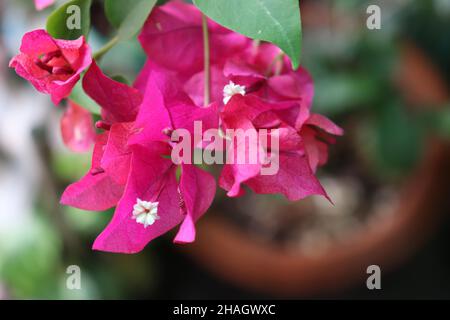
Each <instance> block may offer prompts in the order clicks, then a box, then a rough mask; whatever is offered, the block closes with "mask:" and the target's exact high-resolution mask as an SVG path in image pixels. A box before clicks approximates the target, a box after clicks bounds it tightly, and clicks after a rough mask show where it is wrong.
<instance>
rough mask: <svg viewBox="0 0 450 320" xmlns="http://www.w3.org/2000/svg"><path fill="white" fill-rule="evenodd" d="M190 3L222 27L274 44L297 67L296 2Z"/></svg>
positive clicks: (204, 0) (240, 0) (198, 0)
mask: <svg viewBox="0 0 450 320" xmlns="http://www.w3.org/2000/svg"><path fill="white" fill-rule="evenodd" d="M194 4H195V5H196V6H197V7H198V8H199V9H200V10H201V11H202V12H203V13H204V14H205V15H207V16H208V17H209V18H211V19H213V20H214V21H216V22H217V23H219V24H221V25H223V26H224V27H227V28H229V29H231V30H234V31H236V32H238V33H241V34H243V35H245V36H247V37H250V38H252V39H258V40H263V41H269V42H272V43H274V44H275V45H277V46H278V47H279V48H280V49H282V50H283V51H284V52H285V53H286V54H287V55H288V56H289V57H290V58H291V60H292V66H293V68H294V69H297V68H298V66H299V64H300V54H301V44H302V29H301V20H300V7H299V1H298V0H214V1H212V0H194Z"/></svg>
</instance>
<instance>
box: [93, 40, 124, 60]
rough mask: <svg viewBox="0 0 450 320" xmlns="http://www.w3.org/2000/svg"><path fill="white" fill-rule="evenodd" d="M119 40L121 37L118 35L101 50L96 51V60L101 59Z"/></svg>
mask: <svg viewBox="0 0 450 320" xmlns="http://www.w3.org/2000/svg"><path fill="white" fill-rule="evenodd" d="M118 41H119V38H118V37H117V36H116V37H114V38H112V39H111V40H109V41H108V43H106V44H105V45H104V46H103V47H102V48H101V49H100V50H98V51H97V52H96V53H94V55H93V58H94V60H100V59H101V58H102V57H103V55H104V54H105V53H107V52H108V51H109V50H110V49H111V48H112V47H114V46H115V45H116V44H117V42H118Z"/></svg>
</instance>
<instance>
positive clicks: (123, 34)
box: [105, 0, 157, 41]
mask: <svg viewBox="0 0 450 320" xmlns="http://www.w3.org/2000/svg"><path fill="white" fill-rule="evenodd" d="M156 2H157V0H132V1H127V3H126V5H125V6H124V3H123V2H122V1H117V0H106V1H105V14H106V17H107V18H108V20H109V22H110V23H111V24H112V25H113V26H114V27H116V28H117V29H118V34H117V38H118V40H119V41H124V40H128V39H131V38H132V37H134V36H135V35H136V34H137V33H138V32H139V30H140V29H141V28H142V26H143V25H144V23H145V21H146V20H147V17H148V16H149V14H150V12H151V11H152V9H153V7H154V6H155V4H156Z"/></svg>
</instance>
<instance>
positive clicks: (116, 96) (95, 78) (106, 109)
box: [83, 61, 142, 122]
mask: <svg viewBox="0 0 450 320" xmlns="http://www.w3.org/2000/svg"><path fill="white" fill-rule="evenodd" d="M83 88H84V90H85V91H86V93H87V94H88V95H89V96H90V97H91V98H92V99H94V100H95V101H96V102H97V103H98V104H99V105H100V106H101V107H102V113H103V117H104V119H105V120H106V121H110V122H129V121H134V119H135V118H136V115H137V112H138V108H139V105H140V104H141V102H142V94H141V93H140V92H139V91H138V90H137V89H134V88H131V87H129V86H127V85H125V84H123V83H120V82H117V81H114V80H112V79H110V78H108V77H107V76H105V74H103V72H102V71H101V70H100V68H99V67H98V66H97V64H96V63H95V61H94V62H93V63H92V65H91V67H90V68H89V70H88V71H87V72H86V75H85V76H84V78H83Z"/></svg>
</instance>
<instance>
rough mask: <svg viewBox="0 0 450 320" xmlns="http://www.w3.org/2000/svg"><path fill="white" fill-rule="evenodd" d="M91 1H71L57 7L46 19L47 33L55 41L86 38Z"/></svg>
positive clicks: (89, 23)
mask: <svg viewBox="0 0 450 320" xmlns="http://www.w3.org/2000/svg"><path fill="white" fill-rule="evenodd" d="M91 4H92V0H72V1H69V2H67V3H66V4H64V5H63V6H61V7H59V8H58V9H56V10H55V11H53V12H52V14H51V15H50V16H49V17H48V19H47V32H48V33H49V34H50V35H51V36H52V37H53V38H56V39H66V40H74V39H78V38H79V37H80V36H85V37H87V36H88V34H89V29H90V25H91V15H90V9H91Z"/></svg>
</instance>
